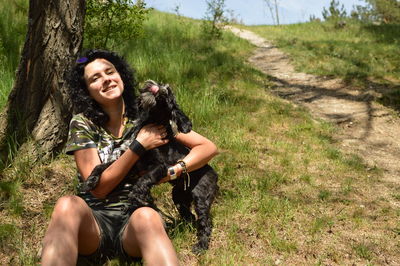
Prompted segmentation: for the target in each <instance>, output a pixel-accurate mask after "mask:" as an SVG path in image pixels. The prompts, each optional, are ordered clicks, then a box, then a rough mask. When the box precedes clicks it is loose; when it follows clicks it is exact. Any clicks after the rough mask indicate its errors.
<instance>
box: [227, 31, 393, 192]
mask: <svg viewBox="0 0 400 266" xmlns="http://www.w3.org/2000/svg"><path fill="white" fill-rule="evenodd" d="M227 28H228V29H229V30H231V31H232V32H233V33H234V34H235V35H237V36H239V37H241V38H243V39H246V40H248V41H249V42H251V43H252V44H254V45H255V46H257V47H258V48H257V49H256V50H255V52H254V54H253V55H252V56H251V57H250V58H249V62H250V63H251V64H253V65H254V66H255V67H256V68H257V69H259V70H261V71H262V72H264V73H265V74H267V75H269V76H271V77H272V80H273V81H274V83H275V84H276V88H275V89H274V92H275V93H276V94H277V95H279V96H281V97H282V98H285V99H287V100H290V101H292V102H295V103H296V104H299V105H302V106H305V107H307V108H308V109H309V110H310V112H311V113H312V114H313V115H314V116H315V117H318V118H322V119H325V120H328V121H331V122H333V123H336V124H337V125H338V126H340V127H341V128H342V130H340V132H339V134H338V135H337V136H336V138H337V139H338V141H339V143H340V145H341V147H342V150H344V151H347V152H353V153H356V154H357V155H359V156H360V157H361V158H363V159H364V160H365V161H366V162H367V164H368V165H370V166H371V167H374V166H377V167H379V168H380V169H383V170H384V174H383V180H382V181H383V182H384V183H386V184H385V185H386V187H387V188H389V189H390V188H391V189H393V188H394V187H398V186H399V185H400V180H399V177H400V163H399V159H400V119H399V118H398V117H396V116H395V115H394V111H393V110H391V109H389V108H387V107H385V106H382V105H380V104H378V103H376V102H374V101H373V99H374V92H373V91H366V90H362V91H361V90H358V89H356V88H353V87H348V86H347V85H345V84H344V82H342V81H341V80H340V79H327V78H323V77H317V76H313V75H309V74H305V73H298V72H296V71H295V70H294V68H293V66H292V65H291V62H290V59H289V58H288V56H287V55H285V54H284V53H283V52H281V51H280V50H279V49H277V48H276V47H275V46H274V45H272V44H271V43H269V42H268V41H267V40H265V39H263V38H261V37H260V36H258V35H256V34H254V33H253V32H250V31H247V30H241V29H237V28H234V27H230V26H228V27H227Z"/></svg>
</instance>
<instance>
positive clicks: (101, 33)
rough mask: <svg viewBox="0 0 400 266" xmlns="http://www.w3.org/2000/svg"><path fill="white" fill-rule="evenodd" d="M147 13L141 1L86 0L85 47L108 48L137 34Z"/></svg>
mask: <svg viewBox="0 0 400 266" xmlns="http://www.w3.org/2000/svg"><path fill="white" fill-rule="evenodd" d="M147 13H148V10H147V9H146V8H145V3H144V2H143V1H136V4H134V1H133V0H104V1H98V0H88V1H87V3H86V18H85V33H84V46H85V48H103V49H112V47H113V46H114V44H116V43H120V42H124V41H127V40H130V39H134V38H135V37H138V36H140V35H141V34H142V33H143V21H144V20H145V19H146V14H147ZM110 41H112V43H111V44H110Z"/></svg>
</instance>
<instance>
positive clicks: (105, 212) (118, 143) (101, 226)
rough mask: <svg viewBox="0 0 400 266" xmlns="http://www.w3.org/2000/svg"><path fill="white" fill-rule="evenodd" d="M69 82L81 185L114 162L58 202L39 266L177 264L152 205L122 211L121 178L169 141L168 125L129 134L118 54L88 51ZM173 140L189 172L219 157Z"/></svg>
mask: <svg viewBox="0 0 400 266" xmlns="http://www.w3.org/2000/svg"><path fill="white" fill-rule="evenodd" d="M69 83H70V87H71V99H72V102H73V107H74V111H75V113H77V114H76V115H75V116H74V117H73V118H72V120H71V123H70V132H69V137H68V142H67V148H66V150H67V153H68V154H73V155H74V158H75V162H76V165H77V169H78V175H79V179H80V182H82V181H83V180H86V179H87V178H88V176H89V174H90V173H91V171H92V170H93V168H94V167H95V166H96V165H98V164H100V163H106V162H109V161H111V160H116V161H115V162H114V163H112V164H111V165H110V166H109V167H108V168H107V169H106V170H105V171H104V172H103V173H102V175H101V178H100V181H99V184H98V185H97V186H96V188H95V189H94V190H92V191H91V192H90V193H80V194H79V195H78V196H64V197H61V198H60V199H59V200H58V201H57V203H56V205H55V208H54V211H53V214H52V217H51V221H50V224H49V227H48V229H47V232H46V235H45V237H44V240H43V250H42V261H41V262H42V265H75V264H76V263H77V260H78V258H79V260H80V259H83V258H86V259H88V260H89V261H91V263H95V264H100V263H104V261H105V260H107V259H109V258H113V257H120V258H122V259H127V260H129V259H131V258H135V257H142V258H143V259H144V261H145V263H146V264H149V265H177V264H178V259H177V255H176V252H175V250H174V247H173V245H172V242H171V240H170V239H169V238H168V235H167V234H166V231H165V228H164V223H163V221H162V219H161V217H160V215H159V214H158V212H156V211H155V210H154V209H152V208H149V207H142V208H139V209H137V210H135V211H134V212H133V213H126V212H124V211H123V210H124V209H126V208H124V206H126V204H127V201H126V199H127V195H128V193H129V186H130V183H129V180H126V179H124V177H125V176H126V175H127V173H128V171H129V170H130V169H131V167H132V166H133V165H134V164H135V163H136V161H137V160H138V159H139V158H140V156H141V155H142V154H143V152H144V151H145V150H149V149H153V148H155V147H158V146H161V145H164V144H166V143H167V142H168V139H165V137H166V130H165V128H163V127H161V126H158V125H147V126H144V127H143V128H142V129H141V130H140V131H139V133H138V134H137V136H136V138H134V136H132V131H133V128H134V120H135V118H136V108H135V105H134V100H135V93H134V91H135V90H136V83H135V81H134V78H133V71H132V70H131V69H130V67H129V66H128V64H127V63H126V62H125V61H124V60H123V59H122V58H121V57H120V56H118V55H117V54H115V53H112V52H107V51H101V50H91V51H88V52H87V53H86V54H85V55H84V56H83V57H81V58H80V59H78V61H77V64H76V66H75V67H74V68H73V70H72V73H71V78H70V79H69ZM176 140H178V141H179V142H181V143H182V144H184V145H185V146H187V147H189V148H190V149H191V151H190V153H189V154H188V155H187V156H186V157H185V158H184V159H183V161H184V162H185V164H186V167H187V170H188V171H193V170H196V169H198V168H200V167H202V166H204V165H205V164H206V163H207V162H208V161H209V160H210V159H211V158H212V157H213V156H215V155H216V154H217V148H216V146H215V145H214V144H213V143H212V142H211V141H210V140H208V139H207V138H205V137H203V136H201V135H199V134H198V133H196V132H194V131H191V132H189V133H187V134H183V133H179V132H178V133H177V135H176ZM172 167H173V170H174V171H171V172H175V174H176V175H177V176H179V175H180V174H181V173H182V170H183V169H182V167H181V165H180V164H178V163H177V164H176V165H174V166H172ZM168 172H170V171H168ZM172 174H173V173H172ZM165 175H166V177H165V178H163V179H162V180H161V182H166V181H168V180H169V179H170V175H169V173H165ZM139 178H140V177H139ZM78 254H79V255H78Z"/></svg>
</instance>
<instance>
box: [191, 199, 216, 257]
mask: <svg viewBox="0 0 400 266" xmlns="http://www.w3.org/2000/svg"><path fill="white" fill-rule="evenodd" d="M193 200H194V209H195V212H196V214H197V221H196V227H197V239H198V242H197V244H195V245H194V246H193V249H192V250H193V252H194V253H196V254H199V253H201V252H202V251H204V250H206V249H208V244H209V242H210V236H211V231H212V221H211V217H210V208H211V200H210V199H207V197H204V195H195V196H193Z"/></svg>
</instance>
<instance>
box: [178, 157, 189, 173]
mask: <svg viewBox="0 0 400 266" xmlns="http://www.w3.org/2000/svg"><path fill="white" fill-rule="evenodd" d="M177 163H178V164H179V165H180V166H181V167H182V173H183V174H187V172H188V171H187V168H186V163H185V162H184V161H183V160H179V161H177Z"/></svg>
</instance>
